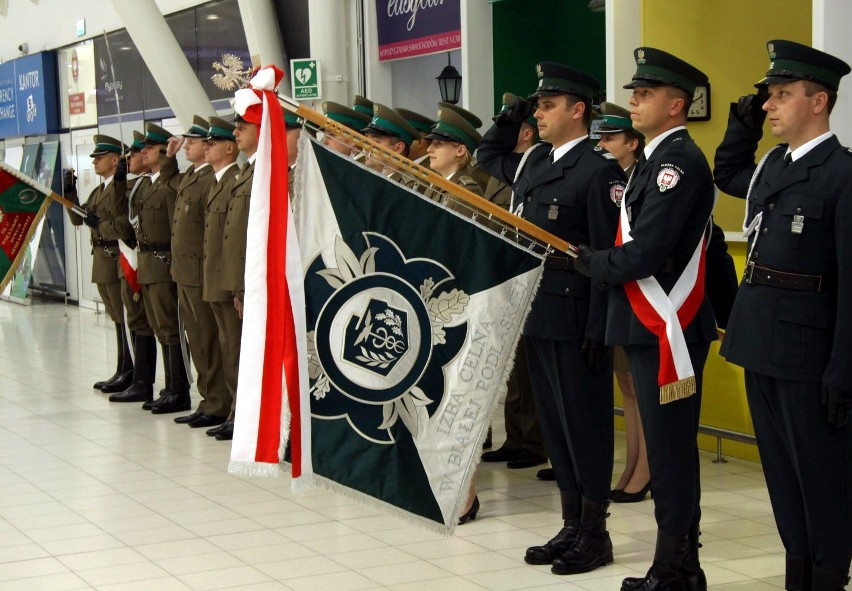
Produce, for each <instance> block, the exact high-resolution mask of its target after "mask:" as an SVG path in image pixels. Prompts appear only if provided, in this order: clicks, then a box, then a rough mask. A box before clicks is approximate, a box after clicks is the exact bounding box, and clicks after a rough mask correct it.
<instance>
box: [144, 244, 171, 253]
mask: <svg viewBox="0 0 852 591" xmlns="http://www.w3.org/2000/svg"><path fill="white" fill-rule="evenodd" d="M171 249H172V244H171V242H150V243H148V242H140V243H139V252H169V251H170V250H171Z"/></svg>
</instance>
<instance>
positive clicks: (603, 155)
mask: <svg viewBox="0 0 852 591" xmlns="http://www.w3.org/2000/svg"><path fill="white" fill-rule="evenodd" d="M595 149H596V150H597V148H595ZM598 156H600V157H601V158H603V159H604V160H615V159H616V158H615V156H613V155H612V152H607V151H606V150H603V149H601V151H600V152H598Z"/></svg>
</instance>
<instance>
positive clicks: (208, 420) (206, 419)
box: [189, 412, 227, 429]
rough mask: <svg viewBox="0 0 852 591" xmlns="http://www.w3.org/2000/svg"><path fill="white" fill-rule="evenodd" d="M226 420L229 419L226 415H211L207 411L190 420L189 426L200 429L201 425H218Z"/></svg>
mask: <svg viewBox="0 0 852 591" xmlns="http://www.w3.org/2000/svg"><path fill="white" fill-rule="evenodd" d="M226 420H227V419H226V418H225V417H217V416H216V415H209V414H207V413H206V412H205V413H203V414H202V415H201V416H198V417H196V418H194V419H193V420H191V421H189V426H190V427H192V428H193V429H198V428H200V427H215V426H216V425H221V424H222V423H224V422H225V421H226Z"/></svg>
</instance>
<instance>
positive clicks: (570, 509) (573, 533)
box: [524, 490, 580, 564]
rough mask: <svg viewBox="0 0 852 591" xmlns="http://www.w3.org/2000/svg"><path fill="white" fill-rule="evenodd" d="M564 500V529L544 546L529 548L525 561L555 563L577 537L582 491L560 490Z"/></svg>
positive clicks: (530, 562)
mask: <svg viewBox="0 0 852 591" xmlns="http://www.w3.org/2000/svg"><path fill="white" fill-rule="evenodd" d="M559 494H560V497H561V501H562V522H563V526H562V529H560V530H559V533H557V534H556V535H555V536H554V537H553V538H551V539H550V540H549V541H548V542H547V543H546V544H544V545H543V546H532V547H530V548H527V553H526V555H525V556H524V562H526V563H527V564H553V561H554V560H556V559H557V558H558V557H559V556H561V555H562V554H564V553H565V551H566V550H568V548H570V547H571V545H572V544H573V543H574V538H576V537H577V529H578V528H579V527H580V493H579V492H578V491H575V490H572V491H564V490H562V491H559Z"/></svg>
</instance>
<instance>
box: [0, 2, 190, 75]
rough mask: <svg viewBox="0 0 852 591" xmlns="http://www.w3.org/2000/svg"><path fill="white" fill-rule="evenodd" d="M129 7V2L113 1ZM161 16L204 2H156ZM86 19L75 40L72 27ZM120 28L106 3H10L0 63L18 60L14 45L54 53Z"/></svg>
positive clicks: (1, 29) (1, 24) (2, 20)
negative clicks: (24, 45) (81, 30)
mask: <svg viewBox="0 0 852 591" xmlns="http://www.w3.org/2000/svg"><path fill="white" fill-rule="evenodd" d="M117 1H120V2H127V3H128V4H131V5H132V1H133V0H117ZM156 2H157V6H158V7H159V8H160V10H161V11H162V13H163V14H171V13H173V12H177V11H179V10H184V9H186V8H190V7H192V6H196V5H198V4H204V0H156ZM84 16H85V18H86V35H85V36H83V37H77V35H76V28H75V23H76V21H77V19H79V18H83V17H84ZM122 28H124V25H123V24H122V22H121V20H120V19H119V18H118V14H117V13H116V11H115V9H114V8H113V6H112V3H111V2H109V1H108V0H12V1H11V2H9V10H8V12H7V14H6V16H5V17H0V59H2V60H3V61H6V60H9V59H13V58H16V57H18V56H19V55H20V54H19V53H18V45H20V44H21V43H22V42H26V43H28V44H29V47H30V53H36V52H39V51H44V50H45V49H56V48H57V47H62V46H63V45H69V44H71V43H76V42H77V41H81V40H83V39H89V38H91V37H96V36H98V35H103V32H104V31H107V32H110V31H114V30H116V29H122Z"/></svg>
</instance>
